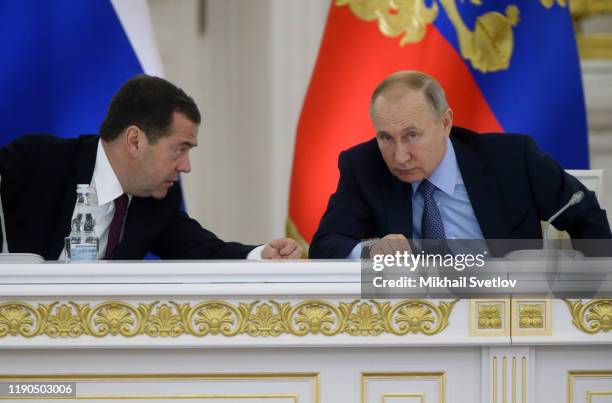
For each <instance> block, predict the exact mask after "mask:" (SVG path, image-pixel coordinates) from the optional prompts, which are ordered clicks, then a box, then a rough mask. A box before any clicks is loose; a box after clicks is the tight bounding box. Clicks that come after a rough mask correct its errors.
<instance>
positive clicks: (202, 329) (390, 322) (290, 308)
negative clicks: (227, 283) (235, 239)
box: [0, 300, 457, 338]
mask: <svg viewBox="0 0 612 403" xmlns="http://www.w3.org/2000/svg"><path fill="white" fill-rule="evenodd" d="M456 302H457V300H454V301H450V302H444V301H442V302H439V303H438V304H435V303H433V302H430V301H425V300H404V301H399V302H396V303H392V302H380V301H374V300H371V301H361V300H355V301H352V302H349V303H347V302H329V301H323V300H306V301H301V302H298V303H295V304H292V303H289V302H283V303H280V302H277V301H273V300H270V301H264V302H260V301H253V302H250V303H239V304H237V305H236V304H233V303H229V302H225V301H218V300H209V301H203V302H200V303H197V304H195V305H192V304H190V303H178V302H175V301H168V302H160V301H155V302H152V303H147V304H144V303H140V304H137V305H135V304H130V303H127V302H120V301H107V302H102V303H99V304H97V305H95V306H93V307H91V306H90V304H88V303H84V304H78V303H76V302H73V301H68V302H67V303H62V302H59V301H57V302H53V303H50V304H39V305H38V306H37V307H34V306H32V305H29V304H27V303H22V302H14V301H10V302H5V303H2V304H0V338H1V337H8V336H21V337H34V336H39V335H46V336H48V337H51V338H78V337H81V336H84V335H89V336H94V337H107V336H119V337H134V336H142V335H145V336H149V337H155V338H166V337H179V336H181V335H191V336H196V337H205V336H209V335H213V336H224V337H233V336H237V335H245V336H250V337H278V336H280V335H283V334H288V335H293V336H307V335H324V336H335V335H339V334H347V335H350V336H377V335H380V334H383V333H388V334H395V335H400V336H401V335H406V334H408V333H412V334H416V333H421V334H424V335H434V334H438V333H440V332H442V331H443V330H444V329H445V328H446V327H447V326H448V323H449V322H448V321H449V317H450V314H451V311H452V308H453V306H454V304H455V303H456Z"/></svg>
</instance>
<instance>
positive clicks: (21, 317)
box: [0, 302, 48, 337]
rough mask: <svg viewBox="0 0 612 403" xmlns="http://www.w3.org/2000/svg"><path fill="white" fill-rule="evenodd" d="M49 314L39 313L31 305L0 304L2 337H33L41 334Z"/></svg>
mask: <svg viewBox="0 0 612 403" xmlns="http://www.w3.org/2000/svg"><path fill="white" fill-rule="evenodd" d="M47 314H48V312H47V311H46V310H44V309H43V310H41V311H38V310H36V309H34V308H32V307H31V306H30V305H27V304H21V303H19V302H5V303H3V304H0V337H4V336H7V335H9V336H23V337H33V336H35V335H36V334H38V333H39V332H40V328H41V326H42V325H43V323H44V322H46V319H47Z"/></svg>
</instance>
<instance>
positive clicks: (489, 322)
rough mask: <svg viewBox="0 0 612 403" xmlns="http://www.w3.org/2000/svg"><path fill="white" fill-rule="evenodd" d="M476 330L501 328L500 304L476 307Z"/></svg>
mask: <svg viewBox="0 0 612 403" xmlns="http://www.w3.org/2000/svg"><path fill="white" fill-rule="evenodd" d="M478 328H479V329H501V328H502V306H501V305H500V304H479V305H478Z"/></svg>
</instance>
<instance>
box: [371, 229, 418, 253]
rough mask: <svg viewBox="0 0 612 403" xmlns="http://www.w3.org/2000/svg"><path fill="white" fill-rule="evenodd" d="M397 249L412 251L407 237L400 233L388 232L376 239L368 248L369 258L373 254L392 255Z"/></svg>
mask: <svg viewBox="0 0 612 403" xmlns="http://www.w3.org/2000/svg"><path fill="white" fill-rule="evenodd" d="M398 251H399V252H404V251H407V252H408V253H412V248H411V247H410V243H408V239H406V237H405V236H404V235H402V234H389V235H387V236H385V237H384V238H381V239H378V240H377V241H376V242H375V243H374V245H373V246H372V247H371V248H370V258H371V259H373V258H374V255H394V254H395V252H398Z"/></svg>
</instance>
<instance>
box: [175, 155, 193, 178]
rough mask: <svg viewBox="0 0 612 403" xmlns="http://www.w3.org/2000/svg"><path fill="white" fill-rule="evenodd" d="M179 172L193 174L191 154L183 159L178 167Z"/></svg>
mask: <svg viewBox="0 0 612 403" xmlns="http://www.w3.org/2000/svg"><path fill="white" fill-rule="evenodd" d="M176 170H177V171H178V172H184V173H186V174H188V173H189V172H191V162H190V161H189V154H188V153H186V154H185V155H184V156H183V158H181V160H180V161H179V164H178V165H177V167H176Z"/></svg>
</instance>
